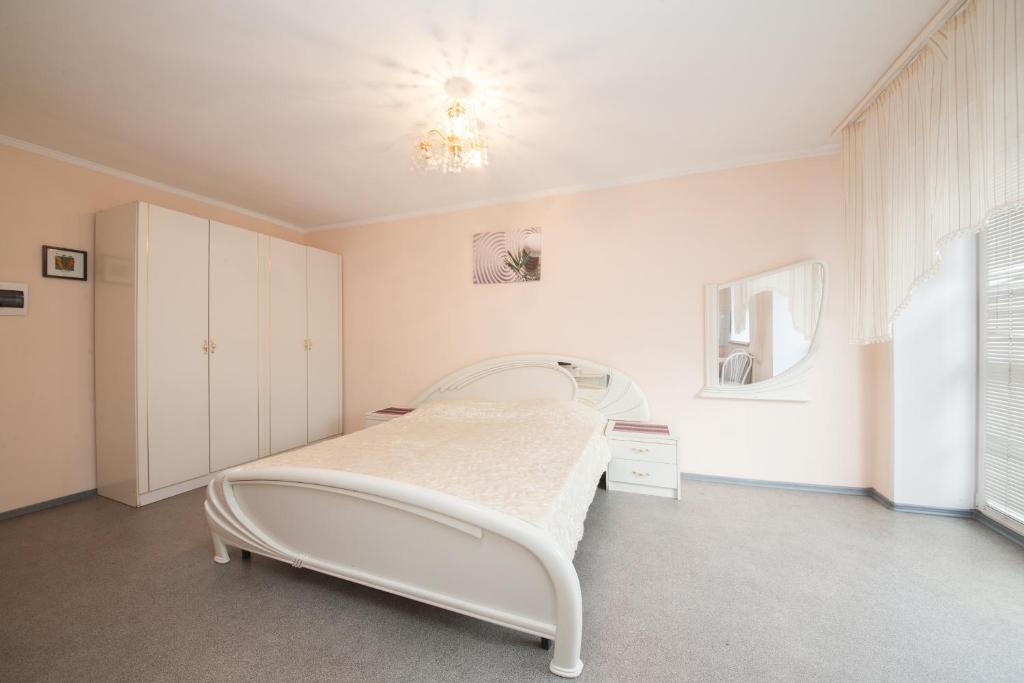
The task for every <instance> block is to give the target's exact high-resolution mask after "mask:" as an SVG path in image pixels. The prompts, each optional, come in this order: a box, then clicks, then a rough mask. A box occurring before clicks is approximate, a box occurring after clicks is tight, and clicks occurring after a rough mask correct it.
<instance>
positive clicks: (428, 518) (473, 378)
mask: <svg viewBox="0 0 1024 683" xmlns="http://www.w3.org/2000/svg"><path fill="white" fill-rule="evenodd" d="M577 378H580V382H579V383H578V382H577ZM603 378H607V381H606V384H607V386H606V387H604V388H602V385H603V384H605V379H603ZM452 398H475V399H487V400H518V399H527V398H559V399H572V400H577V401H580V402H582V403H586V404H589V405H591V406H593V407H594V408H596V409H598V410H600V411H601V412H602V413H604V414H605V415H606V416H607V417H609V418H612V419H632V420H646V419H649V417H650V416H649V411H648V406H647V399H646V398H645V397H644V395H643V393H642V392H641V391H640V389H639V388H638V387H637V386H636V384H634V383H633V381H632V380H630V379H629V377H627V376H625V375H624V374H622V373H620V372H618V371H617V370H614V369H612V368H607V367H604V366H601V365H599V364H597V363H592V362H589V361H583V360H579V359H574V358H570V357H565V356H553V355H526V356H509V357H503V358H495V359H492V360H488V361H484V362H482V363H478V364H476V365H473V366H471V367H468V368H465V369H463V370H460V371H458V372H455V373H453V374H451V375H449V376H447V377H445V378H444V379H442V380H441V381H440V382H438V383H437V384H435V385H434V386H432V387H430V388H429V389H428V390H427V391H426V392H424V393H423V394H422V395H420V396H419V398H418V399H417V400H416V404H417V405H419V404H420V403H423V402H426V401H434V400H439V399H452ZM205 507H206V516H207V519H208V521H209V524H210V529H211V532H212V534H213V547H214V560H215V561H216V562H219V563H222V564H223V563H226V562H229V561H230V558H229V556H228V546H233V547H236V548H240V549H241V550H242V551H243V556H247V555H248V554H249V553H257V554H259V555H264V556H266V557H271V558H274V559H277V560H281V561H282V562H287V563H289V564H291V565H293V566H295V567H300V568H301V567H305V568H308V569H314V570H316V571H318V572H322V573H324V574H330V575H331V576H336V577H339V578H342V579H347V580H349V581H354V582H356V583H361V584H364V585H366V586H372V587H373V588H378V589H380V590H384V591H388V592H390V593H395V594H397V595H402V596H405V597H407V598H412V599H414V600H419V601H421V602H425V603H428V604H431V605H436V606H437V607H443V608H445V609H449V610H452V611H454V612H459V613H461V614H466V615H469V616H472V617H476V618H477V619H483V620H484V621H489V622H492V623H495V624H500V625H502V626H507V627H509V628H513V629H517V630H519V631H523V632H525V633H530V634H533V635H535V636H540V637H541V638H544V639H550V640H553V641H554V657H553V659H552V661H551V665H550V669H551V671H552V673H555V674H557V675H559V676H564V677H567V678H575V677H576V676H579V674H580V672H581V671H582V670H583V662H582V661H580V644H581V642H582V636H583V600H582V596H581V594H580V583H579V579H578V577H577V576H576V569H575V568H574V567H573V564H572V560H571V559H570V558H568V557H566V555H565V553H564V551H563V550H561V549H560V548H559V546H558V545H557V544H556V543H555V541H554V540H553V539H552V538H551V537H550V536H549V535H547V534H546V533H545V532H543V531H541V530H540V529H539V528H537V527H535V526H533V525H531V524H527V523H526V522H523V521H522V520H519V519H517V518H515V517H512V516H510V515H506V514H504V513H500V512H497V511H495V510H491V509H489V508H485V507H482V506H479V505H476V504H474V503H470V502H467V501H464V500H462V499H459V498H455V497H453V496H449V495H446V494H443V493H439V492H437V491H433V490H431V489H427V488H421V487H418V486H414V485H410V484H405V483H401V482H397V481H392V480H390V479H381V478H378V477H371V476H367V475H362V474H355V473H352V472H343V471H336V470H323V469H313V468H281V467H275V468H269V467H268V468H259V467H253V468H249V469H242V470H235V469H231V470H227V471H225V472H222V473H221V474H219V475H217V477H216V478H215V479H214V480H213V481H211V482H210V485H209V488H208V490H207V499H206V504H205Z"/></svg>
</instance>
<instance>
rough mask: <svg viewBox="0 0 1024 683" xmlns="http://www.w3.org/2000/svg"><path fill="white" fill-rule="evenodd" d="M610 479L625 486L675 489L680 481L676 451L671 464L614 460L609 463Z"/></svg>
mask: <svg viewBox="0 0 1024 683" xmlns="http://www.w3.org/2000/svg"><path fill="white" fill-rule="evenodd" d="M608 479H609V480H610V481H617V482H621V483H623V484H643V485H645V486H662V487H664V488H670V489H674V488H676V486H677V485H678V481H677V480H678V479H679V472H678V470H677V469H676V460H675V451H674V449H673V453H672V462H671V464H670V463H667V462H646V461H643V460H620V459H619V458H614V459H613V460H612V461H611V462H610V463H608Z"/></svg>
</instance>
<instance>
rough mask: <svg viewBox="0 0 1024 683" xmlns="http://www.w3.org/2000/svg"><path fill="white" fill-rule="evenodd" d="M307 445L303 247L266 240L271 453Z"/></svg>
mask: <svg viewBox="0 0 1024 683" xmlns="http://www.w3.org/2000/svg"><path fill="white" fill-rule="evenodd" d="M305 443H306V248H305V247H304V246H302V245H301V244H294V243H292V242H286V241H285V240H280V239H276V238H272V239H271V240H270V451H271V452H272V453H279V452H281V451H283V450H287V449H289V448H294V447H295V446H301V445H303V444H305Z"/></svg>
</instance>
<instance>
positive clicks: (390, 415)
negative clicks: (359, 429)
mask: <svg viewBox="0 0 1024 683" xmlns="http://www.w3.org/2000/svg"><path fill="white" fill-rule="evenodd" d="M413 410H414V408H381V409H380V410H375V411H373V412H372V413H366V414H365V415H363V428H364V429H365V428H367V427H373V426H374V425H379V424H381V423H382V422H387V421H388V420H394V419H395V418H396V417H402V416H403V415H408V414H409V413H411V412H412V411H413Z"/></svg>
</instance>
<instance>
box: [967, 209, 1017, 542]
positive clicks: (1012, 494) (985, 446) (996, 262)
mask: <svg viewBox="0 0 1024 683" xmlns="http://www.w3.org/2000/svg"><path fill="white" fill-rule="evenodd" d="M982 235H983V236H982V268H981V272H980V274H981V288H980V290H981V291H980V295H981V306H980V309H981V310H980V317H981V320H980V323H981V324H980V331H981V339H980V347H981V348H980V370H981V377H980V380H981V394H980V398H981V405H980V410H979V417H980V419H981V424H980V425H979V426H980V430H979V433H980V435H981V440H980V441H981V443H980V444H979V446H980V448H979V456H980V462H979V468H978V474H979V476H978V501H977V502H978V508H979V509H980V510H981V511H982V512H983V513H985V514H987V515H989V516H991V517H993V518H995V519H997V520H998V521H1001V522H1004V523H1005V522H1006V521H1007V520H1010V521H1011V526H1014V527H1015V528H1016V529H1018V530H1020V529H1024V205H1021V206H1017V207H1015V208H1012V209H1010V210H1007V211H1003V212H1000V213H999V214H997V215H995V216H993V217H992V218H991V219H990V220H989V221H988V223H987V225H986V227H985V231H984V232H983V233H982Z"/></svg>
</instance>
